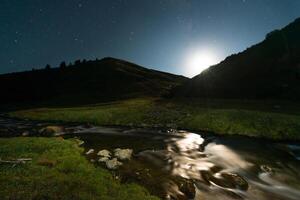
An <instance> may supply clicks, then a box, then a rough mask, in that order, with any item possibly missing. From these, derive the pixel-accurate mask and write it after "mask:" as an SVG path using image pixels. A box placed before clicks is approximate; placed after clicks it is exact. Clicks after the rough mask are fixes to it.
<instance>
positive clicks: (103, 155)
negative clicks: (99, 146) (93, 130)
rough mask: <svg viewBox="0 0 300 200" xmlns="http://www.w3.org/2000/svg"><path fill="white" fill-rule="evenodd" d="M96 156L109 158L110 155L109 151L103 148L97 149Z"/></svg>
mask: <svg viewBox="0 0 300 200" xmlns="http://www.w3.org/2000/svg"><path fill="white" fill-rule="evenodd" d="M97 155H98V156H101V157H107V158H110V157H111V153H110V151H108V150H106V149H103V150H101V151H99V152H98V153H97Z"/></svg>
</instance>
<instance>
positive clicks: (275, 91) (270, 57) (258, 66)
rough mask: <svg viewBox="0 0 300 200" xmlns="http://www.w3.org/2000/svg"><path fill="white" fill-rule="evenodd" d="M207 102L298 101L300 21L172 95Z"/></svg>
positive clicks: (209, 71)
mask: <svg viewBox="0 0 300 200" xmlns="http://www.w3.org/2000/svg"><path fill="white" fill-rule="evenodd" d="M175 93H176V95H178V96H186V97H209V98H252V99H272V98H275V99H288V100H293V99H300V18H298V19H296V20H295V21H294V22H292V23H291V24H289V25H288V26H286V27H285V28H283V29H281V30H275V31H272V32H271V33H269V34H267V36H266V38H265V40H264V41H262V42H261V43H259V44H256V45H254V46H252V47H250V48H248V49H247V50H245V51H243V52H241V53H238V54H235V55H232V56H229V57H227V58H226V59H225V60H224V61H222V62H221V63H219V64H217V65H215V66H212V67H210V68H209V69H207V70H205V71H204V72H202V73H201V74H199V75H197V76H195V77H194V78H192V79H191V80H190V81H188V82H187V83H186V84H184V85H182V86H180V87H178V88H177V90H176V91H175Z"/></svg>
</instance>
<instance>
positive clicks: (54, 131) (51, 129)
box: [39, 126, 65, 136]
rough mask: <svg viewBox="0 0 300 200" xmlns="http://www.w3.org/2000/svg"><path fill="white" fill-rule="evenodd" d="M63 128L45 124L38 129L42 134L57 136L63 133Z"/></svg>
mask: <svg viewBox="0 0 300 200" xmlns="http://www.w3.org/2000/svg"><path fill="white" fill-rule="evenodd" d="M64 131H65V129H64V127H62V126H47V127H45V128H42V129H40V130H39V133H40V134H41V135H42V136H59V135H62V134H63V133H64Z"/></svg>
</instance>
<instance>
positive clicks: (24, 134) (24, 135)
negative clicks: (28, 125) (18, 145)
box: [22, 131, 30, 137]
mask: <svg viewBox="0 0 300 200" xmlns="http://www.w3.org/2000/svg"><path fill="white" fill-rule="evenodd" d="M29 135H30V133H29V131H24V132H23V133H22V136H23V137H27V136H29Z"/></svg>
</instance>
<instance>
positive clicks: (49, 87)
mask: <svg viewBox="0 0 300 200" xmlns="http://www.w3.org/2000/svg"><path fill="white" fill-rule="evenodd" d="M185 80H187V79H186V78H185V77H183V76H177V75H173V74H169V73H165V72H160V71H155V70H151V69H147V68H144V67H141V66H138V65H136V64H133V63H129V62H126V61H123V60H118V59H114V58H104V59H102V60H95V61H81V62H80V61H77V62H75V64H74V65H71V66H65V67H61V68H53V69H52V68H48V69H43V70H33V71H28V72H21V73H12V74H5V75H0V90H1V98H0V104H2V105H3V104H8V103H9V104H14V105H17V104H22V105H24V104H26V103H27V104H29V105H32V104H34V103H38V104H42V103H44V104H47V105H49V104H56V105H73V104H83V103H95V102H103V101H108V100H116V99H126V98H132V97H141V96H160V95H163V94H165V93H166V92H167V91H168V90H169V89H170V88H172V87H174V86H176V85H178V84H181V83H182V82H183V81H185Z"/></svg>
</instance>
